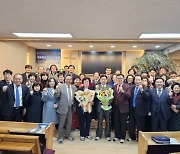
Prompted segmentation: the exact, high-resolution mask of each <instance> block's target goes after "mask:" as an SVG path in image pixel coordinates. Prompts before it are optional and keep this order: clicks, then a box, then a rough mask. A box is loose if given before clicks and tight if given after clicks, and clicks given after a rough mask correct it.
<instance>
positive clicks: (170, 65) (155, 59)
mask: <svg viewBox="0 0 180 154" xmlns="http://www.w3.org/2000/svg"><path fill="white" fill-rule="evenodd" d="M134 64H135V65H137V66H138V68H139V71H142V70H147V71H149V70H150V69H151V68H155V69H156V70H157V71H159V70H160V68H161V67H165V68H167V69H168V70H169V71H176V64H175V63H174V62H173V60H172V59H170V58H169V57H168V56H167V55H163V54H162V53H155V52H145V53H144V55H143V56H142V57H140V58H136V59H134Z"/></svg>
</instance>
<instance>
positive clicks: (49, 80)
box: [47, 78, 57, 89]
mask: <svg viewBox="0 0 180 154" xmlns="http://www.w3.org/2000/svg"><path fill="white" fill-rule="evenodd" d="M51 80H54V82H55V85H54V89H55V88H56V85H57V83H56V79H55V78H49V79H48V81H47V87H48V88H50V86H49V82H51Z"/></svg>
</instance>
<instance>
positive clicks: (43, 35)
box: [13, 33, 72, 38]
mask: <svg viewBox="0 0 180 154" xmlns="http://www.w3.org/2000/svg"><path fill="white" fill-rule="evenodd" d="M13 34H14V35H16V36H18V37H32V38H72V35H71V34H70V33H13Z"/></svg>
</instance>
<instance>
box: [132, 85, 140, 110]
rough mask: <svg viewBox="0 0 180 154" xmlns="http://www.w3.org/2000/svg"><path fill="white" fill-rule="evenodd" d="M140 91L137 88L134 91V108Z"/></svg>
mask: <svg viewBox="0 0 180 154" xmlns="http://www.w3.org/2000/svg"><path fill="white" fill-rule="evenodd" d="M138 90H139V88H138V87H137V86H136V88H135V90H134V97H133V107H136V96H137V94H138Z"/></svg>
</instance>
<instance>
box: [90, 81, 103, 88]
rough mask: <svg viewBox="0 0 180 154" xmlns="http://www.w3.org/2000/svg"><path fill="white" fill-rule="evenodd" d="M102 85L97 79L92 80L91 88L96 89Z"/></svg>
mask: <svg viewBox="0 0 180 154" xmlns="http://www.w3.org/2000/svg"><path fill="white" fill-rule="evenodd" d="M98 84H101V83H100V81H99V80H98V81H97V83H96V82H95V79H93V80H92V82H91V84H90V87H91V88H95V86H96V85H98Z"/></svg>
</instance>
